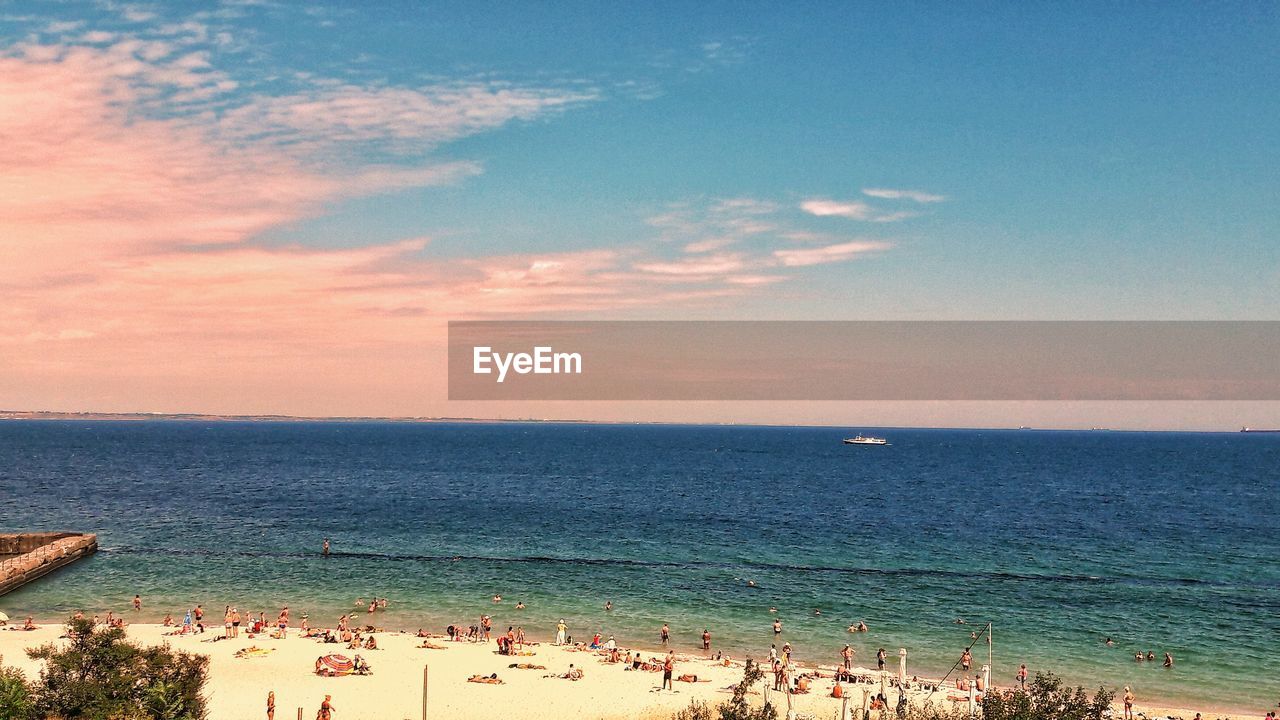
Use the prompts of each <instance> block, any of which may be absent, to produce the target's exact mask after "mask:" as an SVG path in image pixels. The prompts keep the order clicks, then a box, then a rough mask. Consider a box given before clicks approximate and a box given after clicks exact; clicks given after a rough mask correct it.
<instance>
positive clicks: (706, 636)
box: [702, 628, 711, 650]
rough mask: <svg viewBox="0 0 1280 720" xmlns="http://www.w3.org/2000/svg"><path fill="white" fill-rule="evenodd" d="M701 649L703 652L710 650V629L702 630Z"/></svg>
mask: <svg viewBox="0 0 1280 720" xmlns="http://www.w3.org/2000/svg"><path fill="white" fill-rule="evenodd" d="M702 649H703V650H710V649H711V630H710V629H706V628H704V629H703V630H702Z"/></svg>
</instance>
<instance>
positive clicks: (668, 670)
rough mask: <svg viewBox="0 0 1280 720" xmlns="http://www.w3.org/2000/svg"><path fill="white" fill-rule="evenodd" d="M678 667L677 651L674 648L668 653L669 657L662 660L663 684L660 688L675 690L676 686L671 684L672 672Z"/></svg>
mask: <svg viewBox="0 0 1280 720" xmlns="http://www.w3.org/2000/svg"><path fill="white" fill-rule="evenodd" d="M675 669H676V653H675V651H674V650H672V651H669V652H668V653H667V659H666V660H664V661H663V662H662V685H661V686H660V687H659V688H658V690H672V691H674V690H675V686H673V685H672V684H671V674H672V672H674V671H675Z"/></svg>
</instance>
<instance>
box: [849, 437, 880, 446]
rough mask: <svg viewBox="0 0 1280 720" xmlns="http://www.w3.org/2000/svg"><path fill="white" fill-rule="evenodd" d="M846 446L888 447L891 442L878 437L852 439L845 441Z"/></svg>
mask: <svg viewBox="0 0 1280 720" xmlns="http://www.w3.org/2000/svg"><path fill="white" fill-rule="evenodd" d="M844 444H845V445H888V444H889V441H888V440H885V439H884V438H878V437H863V436H861V435H859V436H858V437H851V438H845V439H844Z"/></svg>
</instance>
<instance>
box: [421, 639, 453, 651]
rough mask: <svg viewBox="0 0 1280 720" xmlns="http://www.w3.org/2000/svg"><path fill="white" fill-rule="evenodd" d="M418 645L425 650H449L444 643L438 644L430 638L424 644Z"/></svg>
mask: <svg viewBox="0 0 1280 720" xmlns="http://www.w3.org/2000/svg"><path fill="white" fill-rule="evenodd" d="M418 647H419V648H422V649H424V650H448V649H449V648H447V647H445V646H443V645H437V644H435V643H433V642H431V641H430V640H424V641H423V642H422V644H421V645H419V646H418Z"/></svg>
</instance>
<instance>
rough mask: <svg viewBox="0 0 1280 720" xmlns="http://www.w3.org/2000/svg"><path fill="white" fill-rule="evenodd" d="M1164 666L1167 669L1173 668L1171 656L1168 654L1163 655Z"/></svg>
mask: <svg viewBox="0 0 1280 720" xmlns="http://www.w3.org/2000/svg"><path fill="white" fill-rule="evenodd" d="M1164 666H1165V667H1167V668H1171V667H1173V655H1170V654H1169V653H1165V654H1164Z"/></svg>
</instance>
